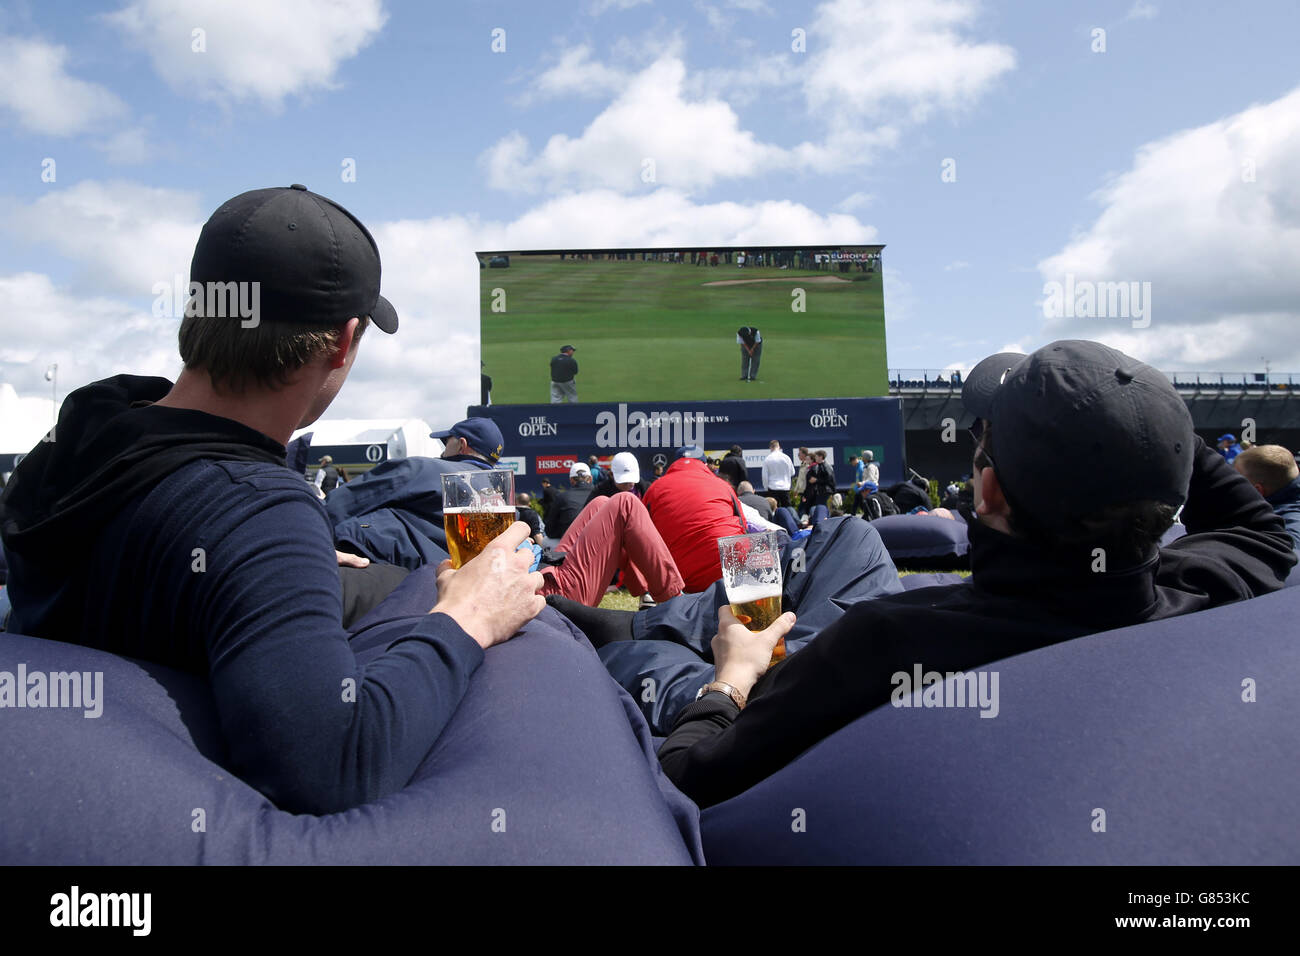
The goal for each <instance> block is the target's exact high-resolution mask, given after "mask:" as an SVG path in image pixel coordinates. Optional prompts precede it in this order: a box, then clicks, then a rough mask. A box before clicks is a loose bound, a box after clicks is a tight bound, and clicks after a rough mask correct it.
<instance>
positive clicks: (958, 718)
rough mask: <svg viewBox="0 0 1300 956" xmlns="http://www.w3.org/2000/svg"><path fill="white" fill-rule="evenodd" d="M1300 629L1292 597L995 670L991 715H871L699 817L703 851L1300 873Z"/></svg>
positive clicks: (1131, 630)
mask: <svg viewBox="0 0 1300 956" xmlns="http://www.w3.org/2000/svg"><path fill="white" fill-rule="evenodd" d="M1298 615H1300V592H1298V591H1297V590H1296V589H1295V588H1287V589H1285V590H1283V591H1280V592H1277V593H1274V594H1270V595H1266V596H1264V597H1259V598H1254V599H1252V600H1249V601H1244V602H1239V603H1236V604H1231V605H1228V606H1225V607H1219V608H1213V609H1211V610H1208V611H1201V612H1198V613H1196V614H1192V615H1187V616H1184V617H1177V618H1171V619H1169V620H1165V621H1155V622H1152V623H1149V624H1142V625H1138V626H1135V627H1127V628H1122V629H1119V630H1114V631H1108V632H1105V633H1101V634H1094V635H1090V636H1087V637H1081V638H1077V639H1075V640H1072V641H1066V642H1064V643H1061V644H1055V645H1052V646H1050V647H1045V648H1041V649H1039V650H1036V651H1032V652H1030V653H1027V654H1021V655H1017V656H1016V657H1012V658H1008V659H1006V660H1003V661H998V662H995V663H993V664H991V665H986V666H985V667H984V668H981V670H984V671H990V672H992V671H996V672H998V674H999V683H998V688H999V691H998V703H999V706H998V713H997V716H996V717H994V718H988V719H986V718H982V717H980V715H979V713H978V711H977V710H976V709H972V708H957V707H950V708H943V707H931V708H925V707H919V706H912V707H908V708H901V707H900V708H895V707H893V706H885V707H881V708H878V709H876V710H874V711H872V712H870V713H868V714H866V715H864V716H862V717H860V718H858V719H857V720H856V721H854V722H853V723H851V724H849V725H847V726H846V727H843V728H841V729H840V730H839V731H837V732H836V733H834V734H832V735H831V736H829V737H827V738H826V739H824V740H822V741H821V742H820V743H818V744H816V745H814V746H813V747H811V748H809V749H808V750H807V751H806V752H805V753H804V754H803V755H802V756H800V757H799V758H798V759H797V760H795V761H794V762H792V763H790V764H788V765H787V766H786V767H784V768H782V769H781V770H780V771H779V772H777V773H776V774H773V775H772V776H771V777H768V778H767V779H766V780H764V781H762V782H761V783H759V784H757V785H755V786H754V787H751V788H750V789H749V790H747V791H746V792H745V793H742V794H740V795H739V796H736V797H733V798H732V799H731V800H728V801H725V802H724V803H720V804H718V805H716V806H713V807H710V808H709V809H707V810H706V811H705V812H704V814H703V815H702V827H703V831H704V848H705V854H706V856H707V858H708V861H709V862H710V863H723V864H738V863H742V864H743V863H778V864H802V863H836V864H867V863H870V864H879V863H886V864H889V863H908V864H911V863H919V864H958V863H973V864H1004V863H1005V864H1120V865H1125V866H1133V865H1141V866H1147V865H1160V866H1166V865H1170V864H1195V865H1206V864H1211V865H1237V864H1260V863H1266V864H1289V865H1295V864H1297V863H1300V827H1297V826H1296V822H1295V814H1296V810H1295V797H1296V793H1298V792H1300V734H1297V733H1296V728H1297V727H1300V695H1298V694H1296V693H1295V691H1294V689H1295V687H1296V686H1297V685H1298V684H1300V653H1297V652H1296V644H1295V629H1294V624H1293V622H1294V621H1295V619H1296V617H1297V616H1298ZM990 686H991V684H990ZM912 700H913V703H916V702H917V701H916V696H914V697H913V698H912ZM796 825H798V826H799V827H801V828H802V829H799V828H797V826H796Z"/></svg>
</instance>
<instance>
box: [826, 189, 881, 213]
mask: <svg viewBox="0 0 1300 956" xmlns="http://www.w3.org/2000/svg"><path fill="white" fill-rule="evenodd" d="M875 201H876V197H875V195H873V194H872V193H866V192H860V191H859V192H855V193H849V195H847V196H845V197H844V198H843V199H841V200H840V203H839V205H838V206H836V207H835V208H836V209H838V210H839V211H840V212H853V210H855V209H866V208H867V207H868V206H870V205H871V204H872V203H873V202H875Z"/></svg>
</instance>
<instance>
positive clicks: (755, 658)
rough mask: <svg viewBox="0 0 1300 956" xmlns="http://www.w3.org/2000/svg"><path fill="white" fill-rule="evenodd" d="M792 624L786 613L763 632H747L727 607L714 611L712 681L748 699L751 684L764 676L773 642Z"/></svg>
mask: <svg viewBox="0 0 1300 956" xmlns="http://www.w3.org/2000/svg"><path fill="white" fill-rule="evenodd" d="M794 621H795V617H794V614H793V613H791V612H790V611H787V612H786V613H784V614H782V615H781V616H780V617H778V618H777V619H776V620H775V621H773V622H772V625H771V626H770V627H768V628H767V629H766V630H762V631H751V630H749V628H747V627H745V625H743V624H741V623H740V622H739V621H738V620H736V616H735V615H734V614H732V613H731V606H730V605H726V606H723V607H720V608H718V633H717V635H716V636H715V637H714V638H713V643H712V646H713V668H714V674H715V679H716V680H720V681H723V682H725V683H728V684H730V685H731V686H732V687H734V688H736V689H737V690H738V691H740V692H741V694H743V695H744V696H745V697H748V696H749V692H750V691H751V690H752V689H753V687H754V684H755V682H756V681H757V680H758V679H759V678H760V677H762V676H763V675H764V674H765V673H767V666H768V664H770V663H771V662H772V650H773V648H775V647H776V642H777V641H779V640H780V639H781V638H783V637H785V636H786V634H788V633H790V629H791V628H792V627H794Z"/></svg>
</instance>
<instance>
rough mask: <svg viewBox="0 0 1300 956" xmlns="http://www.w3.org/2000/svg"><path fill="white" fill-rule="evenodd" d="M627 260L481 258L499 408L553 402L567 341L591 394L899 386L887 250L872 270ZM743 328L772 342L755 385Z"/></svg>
mask: <svg viewBox="0 0 1300 956" xmlns="http://www.w3.org/2000/svg"><path fill="white" fill-rule="evenodd" d="M827 248H829V249H835V250H838V249H839V248H840V247H827ZM844 248H848V247H844ZM854 248H866V247H854ZM871 248H873V249H875V250H878V249H879V247H871ZM620 254H622V255H623V256H624V257H623V258H618V257H617V256H616V255H615V254H608V253H606V254H601V255H599V257H597V256H594V255H591V254H587V255H585V256H582V255H580V256H578V257H575V256H574V255H573V254H572V253H566V254H564V257H563V258H561V254H560V253H545V254H538V253H480V254H479V258H480V262H481V263H482V264H483V268H481V269H480V272H479V276H480V313H479V314H480V324H479V331H480V341H481V347H482V357H483V362H484V369H483V370H484V372H486V373H487V375H489V376H490V377H491V378H492V383H493V387H492V403H493V404H496V405H504V404H534V403H546V402H549V401H550V400H551V393H550V378H551V376H550V361H551V358H552V357H553V356H555V355H557V354H558V353H559V351H560V348H561V347H562V346H565V345H572V346H574V348H575V350H576V351H575V352H574V355H573V358H574V359H576V360H577V362H578V374H577V376H576V379H575V383H576V386H577V395H578V399H577V400H578V401H579V402H639V401H670V400H671V401H706V400H719V399H768V398H851V397H866V396H880V395H886V394H888V384H887V381H886V367H885V312H884V297H883V295H882V292H881V270H880V268H879V253H878V251H876V252H875V253H873V255H874V256H875V258H874V260H873V261H872V262H871V263H870V265H869V267H868V265H867V264H865V263H864V262H861V261H853V262H847V261H846V262H843V263H841V261H838V260H832V258H831V255H832V253H831V252H825V253H824V257H823V253H822V252H821V251H820V250H819V253H818V255H817V258H816V259H814V257H813V255H812V254H811V253H805V252H794V251H793V250H786V251H785V254H784V255H782V254H781V253H780V252H777V253H773V252H771V251H768V252H766V253H763V254H761V255H762V260H761V261H762V262H763V263H764V264H763V265H759V266H755V265H753V263H754V262H755V261H756V259H757V256H756V255H755V254H754V253H752V252H751V253H750V254H749V255H748V256H745V257H744V261H745V265H744V266H741V265H739V262H740V261H741V256H742V255H743V254H742V253H739V252H735V251H733V252H732V253H731V259H732V261H730V262H728V261H726V260H727V256H728V254H727V253H718V264H717V265H712V264H710V263H711V262H712V259H713V257H712V256H709V257H708V258H706V260H705V264H703V265H694V264H692V262H691V254H690V253H689V252H687V253H685V254H684V255H683V259H682V261H664V260H663V258H662V257H663V256H665V253H663V251H662V250H655V251H654V252H652V253H650V255H651V258H649V259H646V260H643V259H642V258H641V250H637V251H635V252H631V251H622V252H621V253H620ZM656 255H657V256H659V257H660V258H655V256H656ZM669 258H670V259H671V258H672V255H671V254H669ZM844 258H845V259H846V260H847V259H848V254H845V256H844ZM774 262H785V263H789V264H788V265H787V267H786V268H780V267H779V266H776V265H772V264H771V263H774ZM489 263H492V264H491V265H489ZM505 263H508V265H507V264H505ZM805 266H806V267H805ZM845 266H847V268H845ZM800 290H801V291H800ZM742 326H745V327H755V328H757V329H758V330H759V334H760V336H761V340H762V352H761V356H760V362H759V368H758V372H757V375H756V377H755V378H754V380H753V381H742V380H741V373H742V364H741V359H742V347H741V345H740V344H738V343H737V330H738V329H739V328H740V327H742Z"/></svg>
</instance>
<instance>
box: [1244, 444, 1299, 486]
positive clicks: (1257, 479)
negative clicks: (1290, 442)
mask: <svg viewBox="0 0 1300 956" xmlns="http://www.w3.org/2000/svg"><path fill="white" fill-rule="evenodd" d="M1232 464H1233V465H1234V466H1235V467H1236V469H1237V470H1238V471H1239V472H1241V473H1242V474H1243V475H1244V476H1245V477H1246V480H1247V481H1249V482H1250V483H1251V484H1252V485H1259V486H1260V487H1261V488H1263V489H1264V494H1265V495H1266V496H1267V495H1271V494H1273V493H1274V492H1275V491H1280V490H1281V489H1283V488H1285V487H1286V486H1287V485H1289V484H1291V482H1293V481H1295V480H1296V478H1300V467H1297V466H1296V463H1295V455H1293V454H1291V452H1290V451H1288V450H1287V449H1285V448H1283V447H1282V446H1281V445H1253V446H1251V447H1250V448H1247V449H1246V450H1245V451H1243V452H1242V453H1241V454H1240V455H1238V456H1237V457H1236V458H1235V459H1233V462H1232Z"/></svg>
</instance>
